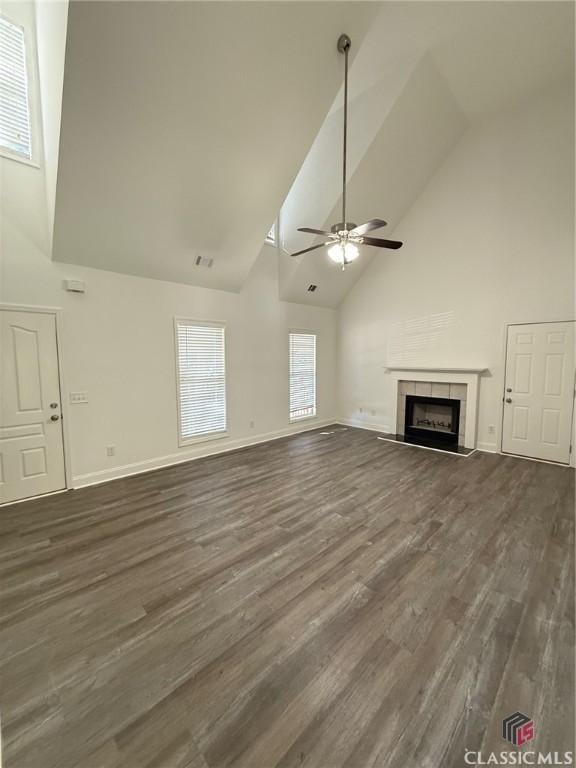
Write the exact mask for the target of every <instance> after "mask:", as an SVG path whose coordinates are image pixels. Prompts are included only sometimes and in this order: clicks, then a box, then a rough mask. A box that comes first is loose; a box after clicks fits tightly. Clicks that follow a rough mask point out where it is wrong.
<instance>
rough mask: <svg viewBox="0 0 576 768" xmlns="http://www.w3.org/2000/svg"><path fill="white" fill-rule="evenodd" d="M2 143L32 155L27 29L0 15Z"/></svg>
mask: <svg viewBox="0 0 576 768" xmlns="http://www.w3.org/2000/svg"><path fill="white" fill-rule="evenodd" d="M0 146H2V147H4V148H5V149H7V150H9V151H10V152H13V153H14V154H16V155H20V156H21V157H25V158H27V159H30V158H31V157H32V146H31V140H30V107H29V101H28V78H27V75H26V46H25V41H24V30H23V29H22V28H21V27H18V26H16V25H15V24H12V23H11V22H10V21H8V20H7V19H3V18H2V17H0Z"/></svg>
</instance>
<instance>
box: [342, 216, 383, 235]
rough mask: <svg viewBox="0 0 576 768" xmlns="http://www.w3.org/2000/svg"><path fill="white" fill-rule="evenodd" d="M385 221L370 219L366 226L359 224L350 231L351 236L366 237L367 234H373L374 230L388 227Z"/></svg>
mask: <svg viewBox="0 0 576 768" xmlns="http://www.w3.org/2000/svg"><path fill="white" fill-rule="evenodd" d="M386 223H387V222H385V221H383V220H382V219H370V221H367V222H366V223H365V224H359V225H358V226H357V227H354V229H352V230H351V231H350V234H351V235H364V234H365V233H366V232H371V231H372V230H373V229H380V227H385V226H386Z"/></svg>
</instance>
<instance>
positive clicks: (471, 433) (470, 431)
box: [385, 365, 488, 448]
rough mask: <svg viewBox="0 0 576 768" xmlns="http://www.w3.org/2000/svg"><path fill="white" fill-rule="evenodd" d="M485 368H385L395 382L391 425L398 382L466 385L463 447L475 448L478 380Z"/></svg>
mask: <svg viewBox="0 0 576 768" xmlns="http://www.w3.org/2000/svg"><path fill="white" fill-rule="evenodd" d="M487 370H488V369H487V368H462V367H459V368H445V367H442V368H432V367H431V366H427V367H424V366H409V365H405V366H402V367H400V366H391V365H387V366H385V371H386V375H388V376H390V377H391V378H392V379H393V380H394V381H395V382H396V386H395V388H394V401H393V403H392V419H391V421H392V424H394V425H396V422H397V417H398V382H399V381H431V382H438V383H443V384H446V383H448V384H466V387H467V389H466V392H467V394H466V425H465V433H464V446H465V447H466V448H476V425H477V414H478V389H479V386H478V384H479V379H480V376H481V374H482V373H484V372H485V371H487Z"/></svg>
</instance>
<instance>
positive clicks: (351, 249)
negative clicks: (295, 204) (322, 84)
mask: <svg viewBox="0 0 576 768" xmlns="http://www.w3.org/2000/svg"><path fill="white" fill-rule="evenodd" d="M351 44H352V43H351V40H350V38H349V37H348V35H340V37H339V38H338V50H339V51H340V53H343V54H344V62H345V63H344V141H343V151H342V221H341V222H339V223H338V224H334V225H333V226H332V227H331V228H330V232H327V231H326V230H324V229H312V228H311V227H299V228H298V232H310V233H311V234H313V235H323V236H324V237H325V238H327V239H326V240H325V242H323V243H319V244H318V245H313V246H312V247H311V248H304V250H302V251H296V253H291V254H290V256H300V255H301V254H303V253H309V252H310V251H315V250H316V249H317V248H324V247H326V246H330V247H329V248H328V256H329V257H330V258H331V259H332V261H334V262H335V263H336V264H340V265H341V266H342V269H345V268H346V265H347V264H350V262H351V261H354V259H356V258H358V256H359V255H360V252H359V250H358V246H359V245H375V246H377V247H378V248H400V247H401V246H402V243H401V242H400V241H398V240H384V239H382V238H379V237H366V234H367V233H368V232H371V231H372V230H373V229H380V227H385V226H386V222H385V221H383V220H382V219H370V221H367V222H365V223H364V224H360V225H358V226H356V224H354V223H353V222H351V221H346V154H347V142H348V135H347V134H348V53H349V51H350V46H351Z"/></svg>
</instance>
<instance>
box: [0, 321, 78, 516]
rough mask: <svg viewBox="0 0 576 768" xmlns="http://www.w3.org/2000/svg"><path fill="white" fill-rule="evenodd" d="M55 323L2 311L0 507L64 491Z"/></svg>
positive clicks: (0, 344)
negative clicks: (3, 504) (44, 494)
mask: <svg viewBox="0 0 576 768" xmlns="http://www.w3.org/2000/svg"><path fill="white" fill-rule="evenodd" d="M61 413H62V411H61V408H60V380H59V373H58V350H57V346H56V318H55V316H54V315H51V314H44V313H41V312H16V311H12V310H0V503H5V502H8V501H17V500H18V499H25V498H27V497H29V496H37V495H39V494H41V493H49V492H51V491H58V490H61V489H62V488H64V487H65V485H66V482H65V475H64V448H63V439H62V419H61Z"/></svg>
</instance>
